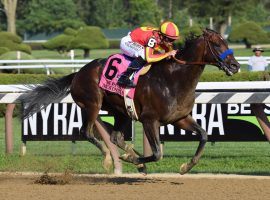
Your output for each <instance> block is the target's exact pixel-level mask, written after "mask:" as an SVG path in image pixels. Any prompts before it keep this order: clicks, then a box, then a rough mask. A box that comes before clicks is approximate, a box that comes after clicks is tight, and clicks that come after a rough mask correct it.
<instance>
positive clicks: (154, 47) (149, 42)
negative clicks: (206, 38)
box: [118, 21, 179, 87]
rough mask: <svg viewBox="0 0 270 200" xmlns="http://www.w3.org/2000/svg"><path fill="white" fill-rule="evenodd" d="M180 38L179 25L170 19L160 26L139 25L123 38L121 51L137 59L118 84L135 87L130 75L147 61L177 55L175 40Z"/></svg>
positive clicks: (122, 75)
mask: <svg viewBox="0 0 270 200" xmlns="http://www.w3.org/2000/svg"><path fill="white" fill-rule="evenodd" d="M178 38H179V30H178V28H177V26H176V25H175V24H174V23H172V22H169V21H166V22H163V23H162V24H161V25H160V28H159V29H157V28H153V27H139V28H136V29H134V30H133V31H131V32H130V33H129V34H128V35H127V36H125V37H123V38H122V39H121V43H120V48H121V51H122V52H123V53H124V54H125V55H127V56H130V57H134V58H135V59H134V60H133V61H132V62H131V63H130V65H129V67H128V68H127V70H126V71H125V72H123V73H122V74H121V76H120V78H119V79H118V84H119V85H121V86H126V87H135V85H134V83H133V82H132V81H131V80H130V76H131V75H132V74H133V73H134V72H137V71H138V70H139V69H140V68H141V67H143V66H144V65H145V64H146V63H152V62H157V61H160V60H162V59H164V58H167V57H169V56H175V54H176V52H177V50H173V42H174V41H175V40H176V39H178Z"/></svg>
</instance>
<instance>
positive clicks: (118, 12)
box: [91, 0, 127, 28]
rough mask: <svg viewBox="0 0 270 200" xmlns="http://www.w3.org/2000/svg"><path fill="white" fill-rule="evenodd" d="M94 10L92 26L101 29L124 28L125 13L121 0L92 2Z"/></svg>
mask: <svg viewBox="0 0 270 200" xmlns="http://www.w3.org/2000/svg"><path fill="white" fill-rule="evenodd" d="M93 4H94V5H93V6H94V7H95V8H96V10H95V14H94V15H93V14H92V16H91V17H93V18H95V23H94V25H96V26H99V27H101V28H118V27H123V26H126V25H127V23H126V22H125V19H126V16H127V12H124V5H123V0H111V1H110V3H108V0H99V1H94V3H93Z"/></svg>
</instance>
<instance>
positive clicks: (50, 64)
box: [0, 57, 270, 75]
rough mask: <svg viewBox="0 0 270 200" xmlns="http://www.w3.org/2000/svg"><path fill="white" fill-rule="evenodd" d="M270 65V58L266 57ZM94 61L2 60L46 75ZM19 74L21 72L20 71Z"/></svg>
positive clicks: (9, 65) (245, 61) (242, 59)
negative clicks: (40, 71) (42, 71)
mask: <svg viewBox="0 0 270 200" xmlns="http://www.w3.org/2000/svg"><path fill="white" fill-rule="evenodd" d="M235 58H236V60H237V61H238V62H239V63H240V64H248V59H249V58H250V57H235ZM265 58H266V59H267V62H268V64H269V63H270V57H265ZM91 61H92V60H91V59H89V60H74V59H70V60H68V59H66V60H47V59H46V60H0V70H1V69H45V70H46V73H47V74H48V75H49V74H51V70H50V69H53V68H71V69H72V68H74V70H76V69H78V68H81V67H83V66H84V65H85V64H87V63H89V62H91ZM18 72H19V70H18Z"/></svg>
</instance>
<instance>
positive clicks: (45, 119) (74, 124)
mask: <svg viewBox="0 0 270 200" xmlns="http://www.w3.org/2000/svg"><path fill="white" fill-rule="evenodd" d="M52 107H53V112H52ZM60 108H62V109H61V110H62V111H60ZM52 115H53V116H52ZM49 117H53V135H72V133H73V130H74V129H76V128H77V129H80V128H81V126H82V122H83V120H82V113H81V109H80V107H79V106H77V105H76V104H72V105H71V111H70V115H69V116H67V104H66V103H62V104H56V103H55V104H50V105H48V106H47V107H46V108H45V109H43V110H42V111H41V120H42V135H44V136H46V135H48V127H49V126H52V125H51V124H49ZM59 126H61V128H62V132H61V133H59V131H58V128H59ZM29 129H30V130H29ZM60 130H61V129H60ZM29 132H30V133H31V135H37V114H36V113H35V114H33V115H32V116H31V117H29V118H27V119H24V121H23V134H24V135H30V133H29Z"/></svg>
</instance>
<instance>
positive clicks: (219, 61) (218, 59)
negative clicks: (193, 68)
mask: <svg viewBox="0 0 270 200" xmlns="http://www.w3.org/2000/svg"><path fill="white" fill-rule="evenodd" d="M202 36H203V38H204V43H205V44H204V55H203V60H204V57H205V55H206V52H207V49H209V50H210V52H211V55H212V56H213V57H214V60H215V62H205V61H198V62H197V61H195V62H187V61H183V60H179V59H177V58H176V57H173V59H174V60H175V61H176V62H177V63H179V64H185V65H207V64H208V65H215V66H218V67H219V68H220V69H222V70H226V69H225V65H224V60H225V59H226V57H227V56H228V55H232V54H233V50H232V49H227V50H225V51H224V52H222V53H221V54H219V53H218V51H217V50H215V49H214V47H213V46H212V45H211V44H210V40H209V38H208V36H206V35H205V33H204V34H203V35H202ZM220 39H222V38H220Z"/></svg>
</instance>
